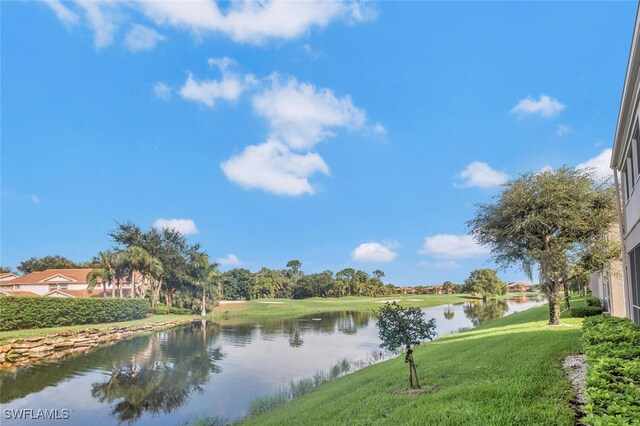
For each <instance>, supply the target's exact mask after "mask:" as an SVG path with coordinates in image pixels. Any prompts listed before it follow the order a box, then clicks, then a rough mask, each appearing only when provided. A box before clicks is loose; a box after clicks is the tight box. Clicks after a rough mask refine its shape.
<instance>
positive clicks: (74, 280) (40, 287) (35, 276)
mask: <svg viewBox="0 0 640 426" xmlns="http://www.w3.org/2000/svg"><path fill="white" fill-rule="evenodd" d="M89 272H91V269H90V268H82V269H47V270H46V271H39V272H32V273H30V274H27V275H24V276H22V277H16V278H13V279H11V280H8V281H0V290H4V291H10V290H14V291H15V290H20V291H28V292H31V293H35V294H37V295H39V296H45V295H46V294H47V293H49V292H51V291H54V290H81V291H84V292H87V275H89ZM87 295H88V294H87Z"/></svg>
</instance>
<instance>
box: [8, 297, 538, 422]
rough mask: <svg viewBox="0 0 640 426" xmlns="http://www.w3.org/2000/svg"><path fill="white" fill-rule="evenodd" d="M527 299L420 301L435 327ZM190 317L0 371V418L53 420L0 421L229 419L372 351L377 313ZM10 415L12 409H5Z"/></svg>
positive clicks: (465, 324) (478, 320) (445, 328)
mask: <svg viewBox="0 0 640 426" xmlns="http://www.w3.org/2000/svg"><path fill="white" fill-rule="evenodd" d="M541 303H542V302H541V301H539V300H534V299H531V298H527V297H521V298H514V299H509V300H506V301H505V300H503V301H496V300H489V301H488V302H487V303H482V302H481V301H472V302H465V303H461V304H455V305H443V306H436V307H432V308H424V309H423V310H424V312H425V315H426V317H427V318H435V319H436V323H437V331H438V335H444V334H448V333H451V332H455V331H457V330H459V329H461V328H469V327H474V326H477V325H479V324H482V323H483V322H485V321H487V320H489V319H493V318H499V317H501V316H504V315H507V314H510V313H513V312H518V311H522V310H525V309H528V308H530V307H532V306H534V305H538V304H541ZM229 322H230V321H222V322H221V323H218V322H210V321H209V322H204V321H203V322H196V323H193V324H191V325H188V326H184V327H180V328H175V329H171V330H165V331H158V332H155V333H153V334H149V335H144V336H136V337H133V338H131V339H129V340H126V341H122V342H119V343H117V344H115V345H112V346H108V347H100V348H96V349H94V350H93V351H91V352H89V353H87V354H81V355H77V356H72V357H69V358H65V359H62V360H59V361H57V362H55V363H53V362H51V363H44V364H40V365H34V366H29V367H22V368H19V369H17V370H16V371H13V372H7V371H0V408H2V413H0V415H1V416H2V424H3V425H9V424H18V423H19V424H21V425H24V424H29V423H32V424H38V425H42V424H46V423H49V422H53V423H58V424H60V422H61V420H42V419H37V420H24V419H23V420H21V421H13V420H8V419H7V411H6V410H21V409H26V410H33V413H32V414H31V416H32V417H35V416H36V415H37V414H38V413H37V410H39V409H40V410H58V411H57V412H54V411H49V413H52V412H53V413H54V414H57V415H58V417H61V416H64V417H66V416H67V415H66V414H65V413H66V412H64V411H62V410H68V419H66V420H62V422H64V424H65V425H70V424H73V425H86V424H88V423H89V422H90V423H91V424H92V425H94V426H98V425H107V424H118V423H127V424H136V425H145V424H154V425H176V424H183V423H186V422H189V421H191V420H193V419H195V418H197V417H200V416H202V415H207V416H221V417H226V418H228V419H231V420H233V419H237V418H241V417H243V416H244V415H245V413H246V411H247V409H248V407H249V403H250V401H251V399H252V398H255V397H258V396H263V395H266V394H270V393H273V392H274V391H276V390H277V389H278V388H280V387H281V386H284V385H286V384H288V383H289V381H290V380H297V379H301V378H304V377H310V376H312V375H313V374H314V373H315V372H317V371H325V370H327V369H328V368H329V367H331V366H332V365H333V364H335V363H336V362H337V361H340V360H342V359H344V358H346V359H348V360H351V361H357V360H362V359H366V358H367V357H371V354H372V353H374V352H379V347H378V344H379V343H380V340H379V339H378V332H377V327H376V325H375V318H374V317H373V316H372V315H371V314H369V313H362V312H332V313H325V314H314V315H312V316H308V317H302V318H295V319H279V320H270V321H260V322H254V323H245V324H230V323H229ZM12 413H16V412H14V411H12Z"/></svg>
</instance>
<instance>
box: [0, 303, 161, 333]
mask: <svg viewBox="0 0 640 426" xmlns="http://www.w3.org/2000/svg"><path fill="white" fill-rule="evenodd" d="M148 309H149V303H148V302H147V301H146V300H143V299H109V298H104V299H98V298H96V299H89V298H78V299H71V298H61V297H14V296H11V297H0V331H6V330H20V329H25V328H44V327H60V326H65V325H80V324H98V323H105V322H118V321H130V320H136V319H140V318H144V317H145V316H146V315H147V310H148Z"/></svg>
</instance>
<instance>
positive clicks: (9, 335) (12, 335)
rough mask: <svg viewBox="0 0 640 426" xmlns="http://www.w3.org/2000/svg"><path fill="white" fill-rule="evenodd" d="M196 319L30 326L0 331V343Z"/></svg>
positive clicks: (159, 317)
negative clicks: (85, 330) (56, 334)
mask: <svg viewBox="0 0 640 426" xmlns="http://www.w3.org/2000/svg"><path fill="white" fill-rule="evenodd" d="M190 318H192V319H196V318H200V316H199V315H151V316H148V317H147V318H143V319H139V320H134V321H123V322H110V323H104V324H84V325H70V326H65V327H49V328H30V329H26V330H12V331H1V332H0V343H2V342H4V341H7V340H9V339H19V338H24V337H33V336H44V335H46V334H50V333H56V332H59V331H63V330H69V331H72V332H77V331H78V330H83V329H86V328H97V329H99V330H102V329H107V328H109V327H114V326H118V327H128V326H137V325H147V324H155V323H159V322H165V321H178V320H185V319H190Z"/></svg>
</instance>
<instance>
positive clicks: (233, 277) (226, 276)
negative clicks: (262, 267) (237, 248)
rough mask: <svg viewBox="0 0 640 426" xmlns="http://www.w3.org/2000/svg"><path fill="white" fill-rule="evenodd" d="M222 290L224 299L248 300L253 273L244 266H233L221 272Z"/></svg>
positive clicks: (250, 293)
mask: <svg viewBox="0 0 640 426" xmlns="http://www.w3.org/2000/svg"><path fill="white" fill-rule="evenodd" d="M221 284H222V292H223V296H224V299H225V300H250V299H251V295H252V290H251V287H252V285H253V274H252V273H251V271H250V270H248V269H245V268H234V269H231V270H229V271H227V272H225V273H223V274H222V277H221Z"/></svg>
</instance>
